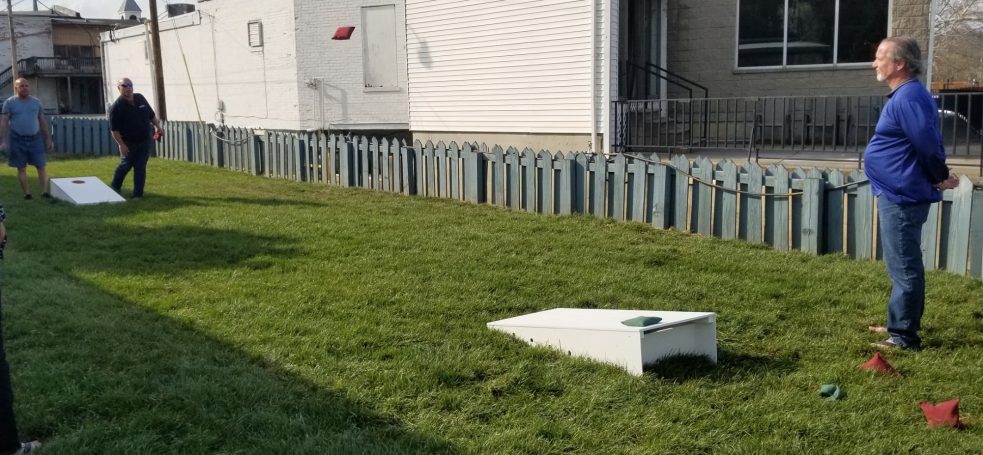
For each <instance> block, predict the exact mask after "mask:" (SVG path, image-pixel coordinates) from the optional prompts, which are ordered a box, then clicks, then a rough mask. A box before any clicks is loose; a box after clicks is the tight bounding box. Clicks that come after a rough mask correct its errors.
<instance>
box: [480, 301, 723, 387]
mask: <svg viewBox="0 0 983 455" xmlns="http://www.w3.org/2000/svg"><path fill="white" fill-rule="evenodd" d="M639 316H643V317H658V318H662V320H661V321H659V322H658V323H656V324H652V325H648V326H644V327H632V326H627V325H625V324H622V321H626V320H629V319H633V318H637V317H639ZM488 327H489V328H491V329H494V330H500V331H502V332H505V333H509V334H512V335H513V336H515V337H517V338H519V339H521V340H523V341H526V342H527V343H530V344H533V345H541V346H550V347H553V348H556V349H559V350H560V351H562V352H565V353H567V354H570V355H576V356H582V357H588V358H591V359H595V360H599V361H601V362H606V363H610V364H614V365H617V366H619V367H622V368H624V369H626V370H628V372H629V373H632V374H635V375H640V374H642V370H643V368H644V367H645V366H648V365H652V364H655V363H657V362H658V361H659V360H660V359H663V358H665V357H669V356H673V355H678V354H695V355H704V356H707V357H709V358H710V360H711V361H713V362H714V363H716V362H717V314H716V313H696V312H686V311H647V310H642V311H635V310H595V309H579V308H555V309H552V310H546V311H540V312H538V313H531V314H526V315H522V316H516V317H514V318H508V319H502V320H500V321H494V322H489V323H488Z"/></svg>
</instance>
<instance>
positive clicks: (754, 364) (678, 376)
mask: <svg viewBox="0 0 983 455" xmlns="http://www.w3.org/2000/svg"><path fill="white" fill-rule="evenodd" d="M797 368H798V359H797V356H796V355H794V354H790V355H788V356H785V357H767V356H758V355H751V354H745V353H737V352H731V351H727V350H718V351H717V363H713V362H712V361H710V358H708V357H706V356H700V355H678V356H673V357H669V358H666V359H663V360H662V361H660V362H659V363H657V364H655V365H652V366H649V367H646V369H645V372H646V374H650V375H652V376H655V377H658V378H661V379H670V380H675V381H685V380H689V379H695V378H708V379H711V380H719V381H722V382H731V381H735V380H738V379H739V378H741V377H744V376H747V375H753V374H756V373H764V372H767V373H771V374H774V373H779V374H788V373H792V372H793V371H795V370H796V369H797Z"/></svg>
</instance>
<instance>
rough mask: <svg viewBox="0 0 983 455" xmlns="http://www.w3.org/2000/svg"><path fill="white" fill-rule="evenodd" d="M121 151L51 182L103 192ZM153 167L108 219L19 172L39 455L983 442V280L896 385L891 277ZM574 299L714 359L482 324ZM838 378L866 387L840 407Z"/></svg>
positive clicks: (925, 449) (749, 251) (831, 263)
mask: <svg viewBox="0 0 983 455" xmlns="http://www.w3.org/2000/svg"><path fill="white" fill-rule="evenodd" d="M114 164H115V160H113V159H110V158H100V159H68V158H61V159H58V160H56V161H54V162H52V163H51V165H50V170H51V173H52V175H53V176H55V177H59V176H61V177H68V176H85V175H97V176H99V177H101V178H102V179H103V180H105V181H108V180H109V178H110V176H111V173H112V170H113V167H114ZM150 167H151V169H150V178H149V183H148V187H147V188H148V189H147V193H148V197H147V198H145V199H144V200H136V201H131V202H127V203H125V204H120V205H102V206H90V207H74V206H71V205H68V204H66V203H50V202H48V201H44V200H39V199H35V200H32V201H24V200H22V199H21V198H20V196H19V190H18V189H17V185H16V182H15V179H14V177H13V176H12V173H11V170H9V169H6V170H4V171H3V172H2V174H0V200H2V201H3V202H4V203H5V205H6V208H7V210H8V222H7V226H8V230H9V235H10V242H11V243H10V251H9V255H8V258H7V260H6V263H5V264H4V265H3V276H2V286H3V299H4V301H3V311H4V329H5V336H6V339H7V353H8V357H9V359H10V362H11V365H12V373H13V379H14V388H15V393H16V397H17V403H16V404H17V413H18V420H19V424H20V428H21V432H22V433H23V435H22V436H23V437H24V438H28V437H36V438H40V439H41V440H42V441H43V442H44V443H45V447H44V449H43V450H42V453H45V454H89V453H91V454H122V453H126V454H151V453H193V454H199V453H201V454H205V453H209V454H215V453H218V454H225V453H229V454H231V453H244V454H251V453H283V454H286V453H304V454H325V453H489V454H499V453H529V454H539V453H597V454H614V453H636V454H649V453H765V452H767V453H792V452H795V453H800V454H813V453H835V454H840V453H944V454H953V453H979V450H980V448H981V447H983V419H980V415H981V414H983V399H981V391H983V285H981V282H980V281H978V280H974V279H971V278H965V277H958V276H953V275H948V274H945V273H939V272H934V273H930V274H929V277H928V303H927V313H926V320H925V326H926V327H925V330H924V338H925V346H926V349H925V350H924V351H922V352H917V353H908V352H903V353H894V354H890V355H889V356H888V359H889V360H890V361H891V362H892V363H893V364H894V365H895V366H896V367H897V368H898V369H899V370H900V371H901V372H902V374H903V375H904V377H903V378H900V379H899V378H890V377H884V376H877V375H873V374H871V373H867V372H864V371H861V370H859V369H858V368H857V367H858V365H859V364H861V363H863V362H864V361H865V360H866V359H867V358H869V357H870V356H871V355H872V354H873V352H874V351H873V349H872V348H870V347H868V343H869V342H871V341H876V340H877V337H876V336H874V335H871V334H868V333H867V332H866V330H865V328H866V326H867V324H869V323H878V322H883V319H884V317H885V311H886V309H885V308H886V303H885V301H886V298H887V294H888V289H889V284H888V281H887V278H886V275H885V271H884V268H883V266H882V265H881V264H878V263H872V262H856V261H851V260H849V259H846V258H844V257H840V256H824V257H812V256H809V255H806V254H802V253H788V254H786V253H779V252H775V251H772V250H770V249H769V248H767V247H761V246H752V245H748V244H744V243H739V242H732V241H722V240H718V239H710V238H701V237H697V236H693V235H687V234H681V233H677V232H671V231H658V230H654V229H652V228H650V227H647V226H643V225H639V224H625V223H615V222H609V221H603V220H597V219H593V218H589V217H580V216H573V217H550V216H537V215H529V214H524V213H515V212H509V211H504V210H501V209H497V208H493V207H486V206H476V205H467V204H462V203H455V202H449V201H443V200H435V199H425V198H415V197H405V196H398V195H390V194H381V193H374V192H370V191H364V190H348V189H339V188H334V187H326V186H315V185H309V184H303V183H295V182H286V181H276V180H269V179H266V178H262V177H253V176H248V175H241V174H236V173H232V172H228V171H223V170H216V169H211V168H207V167H200V166H195V165H191V164H186V163H176V162H168V161H162V160H154V161H152V162H151V166H150ZM31 175H32V184H34V185H36V182H35V180H34V178H33V170H32V171H31ZM129 185H130V182H129V181H128V182H127V186H126V188H129ZM37 192H38V191H37V190H35V193H37ZM127 195H128V192H127ZM554 307H578V308H625V309H661V310H689V311H714V312H717V313H718V314H719V316H718V321H717V324H718V339H719V357H720V359H719V360H720V362H719V364H717V365H711V364H709V363H708V362H706V361H703V360H700V359H676V360H671V361H668V362H665V363H663V364H661V366H659V367H657V368H656V369H654V370H653V371H651V372H649V373H646V374H645V375H644V376H642V377H634V376H630V375H628V374H627V373H625V372H624V371H622V370H620V369H618V368H615V367H612V366H607V365H603V364H599V363H596V362H593V361H588V360H583V359H578V358H572V357H569V356H567V355H565V354H561V353H558V352H554V351H551V350H547V349H542V348H532V347H529V346H527V345H525V344H524V343H522V342H521V341H519V340H515V339H512V338H510V337H508V336H506V335H504V334H501V333H498V332H493V331H491V330H489V329H487V328H486V327H485V324H486V323H487V322H489V321H492V320H496V319H501V318H506V317H511V316H517V315H520V314H524V313H528V312H533V311H539V310H543V309H549V308H554ZM824 383H837V384H840V385H841V386H842V387H843V388H844V389H845V391H846V392H847V397H846V399H845V400H843V401H837V402H832V401H826V400H823V399H821V398H820V397H819V396H818V390H819V387H820V385H822V384H824ZM956 396H958V397H961V398H962V403H961V409H962V413H963V418H964V420H965V421H966V423H967V424H968V428H966V429H965V430H962V431H956V430H951V429H928V428H926V426H925V423H924V421H923V418H922V415H921V411H920V409H919V408H918V401H919V400H929V401H941V400H945V399H949V398H953V397H956Z"/></svg>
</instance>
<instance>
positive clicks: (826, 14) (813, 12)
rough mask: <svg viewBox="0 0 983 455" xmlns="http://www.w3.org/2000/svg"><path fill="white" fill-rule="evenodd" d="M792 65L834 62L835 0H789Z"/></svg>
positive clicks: (789, 57)
mask: <svg viewBox="0 0 983 455" xmlns="http://www.w3.org/2000/svg"><path fill="white" fill-rule="evenodd" d="M788 10H789V11H788V60H787V62H788V64H789V65H817V64H823V63H833V33H834V30H835V28H836V23H835V22H834V21H835V19H836V1H835V0H789V2H788Z"/></svg>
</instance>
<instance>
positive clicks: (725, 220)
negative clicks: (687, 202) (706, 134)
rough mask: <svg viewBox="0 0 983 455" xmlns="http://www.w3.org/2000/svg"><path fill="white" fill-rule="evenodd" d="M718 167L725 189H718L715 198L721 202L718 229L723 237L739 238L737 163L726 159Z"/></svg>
mask: <svg viewBox="0 0 983 455" xmlns="http://www.w3.org/2000/svg"><path fill="white" fill-rule="evenodd" d="M717 169H718V170H719V171H720V174H721V178H720V180H721V182H720V185H721V186H722V187H723V189H720V190H717V194H718V196H717V197H716V198H715V199H716V201H717V202H718V203H719V207H718V208H717V209H716V213H717V215H719V218H717V219H716V220H715V223H714V224H716V227H715V228H716V229H715V232H717V233H718V235H719V236H720V238H722V239H736V238H737V184H738V174H737V163H735V162H733V161H731V160H724V161H723V162H721V163H719V164H717Z"/></svg>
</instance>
